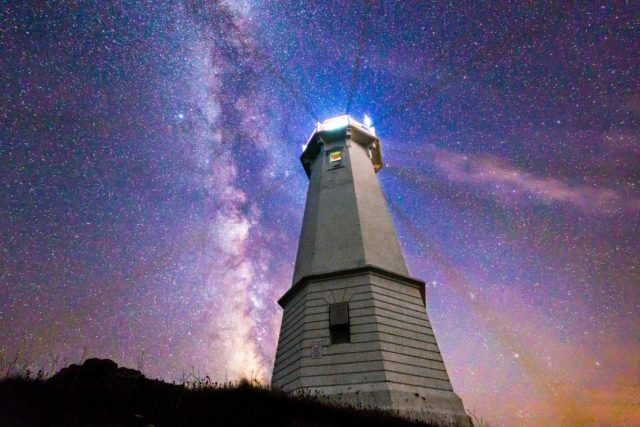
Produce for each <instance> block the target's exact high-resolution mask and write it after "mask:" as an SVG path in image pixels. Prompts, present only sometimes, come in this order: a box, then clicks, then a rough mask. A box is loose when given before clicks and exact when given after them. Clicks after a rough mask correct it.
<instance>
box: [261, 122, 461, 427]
mask: <svg viewBox="0 0 640 427" xmlns="http://www.w3.org/2000/svg"><path fill="white" fill-rule="evenodd" d="M301 161H302V164H303V166H304V169H305V171H306V172H307V175H308V176H309V190H308V194H307V203H306V207H305V211H304V219H303V223H302V232H301V234H300V242H299V246H298V255H297V258H296V265H295V271H294V275H293V284H292V286H291V288H290V289H289V290H288V291H287V292H286V293H285V294H284V295H283V296H282V298H281V299H280V300H279V304H280V305H281V306H282V308H283V310H284V313H283V318H282V326H281V330H280V337H279V340H278V349H277V353H276V359H275V366H274V369H273V378H272V385H273V386H274V387H276V388H279V389H283V390H285V391H290V392H297V391H311V392H319V393H321V394H323V395H325V396H326V397H327V398H329V399H331V400H333V401H336V402H341V403H347V404H355V405H360V406H365V407H372V408H381V409H387V410H392V411H399V412H400V413H401V414H403V415H405V416H410V417H413V418H417V419H421V420H424V421H435V422H439V423H441V424H443V425H460V426H471V421H470V418H469V417H468V416H467V415H466V413H465V411H464V407H463V405H462V400H461V399H460V398H459V397H458V395H457V394H455V393H454V391H453V388H452V386H451V382H450V381H449V376H448V374H447V370H446V368H445V365H444V362H443V360H442V356H441V354H440V349H439V348H438V344H437V342H436V339H435V336H434V334H433V329H432V328H431V324H430V323H429V320H428V318H427V313H426V306H425V286H424V282H423V281H422V280H419V279H415V278H412V277H410V276H409V272H408V270H407V266H406V263H405V260H404V257H403V255H402V251H401V249H400V245H399V244H398V239H397V237H396V233H395V230H394V227H393V223H392V222H391V217H390V216H389V212H388V210H387V206H386V202H385V199H384V196H383V194H382V191H381V189H380V185H379V183H378V178H377V176H376V172H378V171H379V170H380V169H381V168H382V157H381V152H380V141H379V140H378V138H377V137H376V135H375V130H374V129H373V128H371V127H370V126H366V125H364V124H361V123H359V122H356V121H355V120H353V119H352V118H351V117H349V116H340V117H336V118H333V119H330V120H327V121H325V122H324V123H322V124H318V126H317V127H316V129H315V130H314V132H313V134H312V135H311V137H310V138H309V141H308V142H307V144H306V146H305V149H304V152H303V153H302V156H301Z"/></svg>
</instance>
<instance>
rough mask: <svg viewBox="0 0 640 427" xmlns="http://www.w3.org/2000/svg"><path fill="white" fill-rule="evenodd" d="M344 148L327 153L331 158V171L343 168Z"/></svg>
mask: <svg viewBox="0 0 640 427" xmlns="http://www.w3.org/2000/svg"><path fill="white" fill-rule="evenodd" d="M342 151H343V149H342V148H334V149H332V150H330V151H328V152H327V156H328V157H329V167H330V168H331V169H333V168H338V167H340V166H342V154H343V153H342Z"/></svg>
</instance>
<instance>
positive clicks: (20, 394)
mask: <svg viewBox="0 0 640 427" xmlns="http://www.w3.org/2000/svg"><path fill="white" fill-rule="evenodd" d="M0 426H2V427H4V426H12V427H13V426H139V427H148V426H155V427H160V426H296V427H297V426H300V427H302V426H370V427H375V426H397V427H400V426H426V424H420V423H415V422H411V421H408V420H405V419H403V418H399V417H394V416H392V415H391V414H388V413H385V412H380V411H370V410H358V409H356V408H341V407H335V406H330V405H326V404H323V403H322V402H320V401H318V399H317V398H314V397H313V396H303V397H292V396H289V395H287V394H285V393H281V392H276V391H272V390H269V389H267V388H264V387H260V386H258V385H255V384H252V383H250V382H248V381H241V382H239V383H238V384H235V385H217V384H212V383H209V382H206V381H205V382H198V383H196V384H193V385H191V386H189V387H187V386H184V385H176V384H168V383H165V382H162V381H157V380H150V379H148V378H145V377H144V376H143V375H141V374H140V372H138V371H135V370H133V369H127V368H118V366H117V365H116V364H115V363H114V362H112V361H110V360H100V359H89V360H87V361H86V362H85V363H84V364H83V365H82V366H78V365H71V366H69V367H67V368H64V369H62V370H61V371H60V372H58V373H57V374H56V375H54V376H53V377H51V378H49V379H46V380H44V379H37V378H36V379H33V378H25V377H24V376H23V377H19V378H16V377H14V378H5V379H3V380H1V381H0Z"/></svg>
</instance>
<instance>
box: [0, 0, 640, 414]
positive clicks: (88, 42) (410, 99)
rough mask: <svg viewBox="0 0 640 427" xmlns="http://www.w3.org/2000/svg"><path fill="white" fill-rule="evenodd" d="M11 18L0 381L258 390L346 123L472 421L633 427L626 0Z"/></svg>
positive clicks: (633, 119)
mask: <svg viewBox="0 0 640 427" xmlns="http://www.w3.org/2000/svg"><path fill="white" fill-rule="evenodd" d="M12 3H13V4H12ZM15 3H19V2H9V3H8V4H5V5H4V6H2V10H1V11H0V23H1V25H0V83H1V85H0V88H1V91H0V189H1V190H0V231H1V237H0V239H1V240H0V254H1V255H0V356H1V357H2V360H3V363H4V365H5V366H6V364H7V361H10V360H13V359H14V358H15V357H16V355H17V356H18V358H19V360H20V361H23V362H27V363H29V364H30V365H31V366H34V367H37V366H44V367H46V366H48V365H49V363H50V362H51V360H52V358H55V357H59V358H60V360H61V361H62V360H64V361H65V362H66V363H70V362H77V361H79V360H80V359H81V357H92V356H98V357H108V358H112V359H113V360H115V361H116V362H118V363H120V364H124V365H127V366H131V367H134V368H135V367H138V366H142V368H143V372H144V373H145V374H147V375H148V376H151V377H160V378H163V379H166V380H176V381H179V380H181V379H184V378H185V377H186V376H188V375H192V374H195V375H198V376H200V377H203V376H205V375H209V376H210V377H211V378H212V379H214V380H216V381H224V380H231V379H235V378H237V377H238V376H239V375H241V374H245V375H249V376H251V375H253V376H256V377H259V378H269V375H270V370H271V367H272V364H273V359H274V356H275V346H276V341H277V335H278V332H279V323H280V317H281V310H280V309H279V307H278V306H277V303H276V301H277V299H278V298H279V297H280V296H281V295H282V294H283V293H284V292H285V291H286V290H287V289H288V288H289V286H290V285H291V279H292V273H293V265H294V261H295V255H296V248H297V240H298V236H299V232H300V227H301V221H302V214H303V211H304V202H305V197H306V189H307V183H308V181H307V177H306V175H305V174H304V171H303V169H302V166H301V165H300V163H299V159H298V158H299V155H300V154H301V146H302V145H303V144H304V143H305V142H306V140H307V138H308V137H309V135H310V133H311V132H312V130H313V127H314V126H315V123H316V121H318V120H320V121H322V120H325V119H327V118H330V117H332V116H334V115H339V114H344V113H345V111H346V110H347V106H349V112H350V114H352V115H353V116H354V117H355V118H356V119H358V120H362V117H363V116H364V114H368V115H369V116H370V117H371V118H372V119H373V124H374V126H375V127H376V130H377V133H378V135H379V137H380V139H381V146H382V152H383V157H384V160H385V163H386V165H385V168H383V169H382V170H381V171H380V173H379V174H378V177H379V179H380V183H381V186H382V189H383V192H384V193H385V195H386V197H387V201H388V204H389V209H390V211H391V214H392V217H393V220H394V223H395V226H396V229H397V232H398V236H399V239H400V242H401V245H402V248H403V250H404V253H405V256H406V258H407V262H408V265H409V269H410V272H411V274H412V276H414V277H417V278H421V279H423V280H425V281H426V283H427V306H428V309H429V315H430V318H431V320H432V323H433V325H434V329H435V332H436V337H437V339H438V341H439V344H440V347H441V350H442V353H443V356H444V359H445V362H446V365H447V368H448V370H449V374H450V377H451V379H452V383H453V386H454V389H455V390H456V392H457V393H458V394H459V395H460V396H461V397H462V399H463V401H464V403H465V405H466V407H467V408H468V409H470V410H471V411H472V412H473V413H475V414H476V415H477V416H479V417H482V418H483V419H485V420H488V421H490V422H492V423H493V425H507V426H511V425H530V426H533V425H560V424H561V423H564V424H563V425H593V424H596V425H631V424H635V423H637V425H640V409H639V408H640V315H639V313H640V136H639V135H640V59H639V54H638V52H640V11H639V10H640V8H639V7H638V4H637V3H636V4H635V5H634V4H633V3H634V2H628V3H624V2H622V1H621V2H615V5H614V4H613V3H602V4H600V3H595V2H587V3H589V4H585V3H582V2H580V3H577V4H572V3H571V2H559V3H558V4H555V5H554V4H551V3H549V2H539V3H543V5H537V6H534V5H533V3H529V2H515V3H512V4H508V3H506V2H505V3H481V2H466V3H465V4H458V2H452V3H451V4H450V3H442V4H437V3H433V4H432V3H426V2H399V1H397V2H394V1H384V2H382V1H375V2H371V3H369V2H362V3H359V4H358V3H356V2H349V1H330V2H321V1H318V2H308V3H305V2H300V1H287V2H284V1H282V2H275V1H274V2H270V1H269V2H268V1H255V2H254V1H248V0H245V1H230V0H228V1H221V2H218V1H213V0H211V1H204V0H201V1H187V2H185V3H180V2H177V3H175V4H164V3H162V2H144V4H139V3H143V2H127V1H122V2H120V1H118V2H112V3H113V5H111V6H107V2H103V1H97V2H95V3H94V2H68V5H62V4H56V5H47V3H49V2H30V4H29V5H28V6H27V5H24V6H17V5H16V4H15ZM65 3H67V2H65Z"/></svg>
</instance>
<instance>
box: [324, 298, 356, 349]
mask: <svg viewBox="0 0 640 427" xmlns="http://www.w3.org/2000/svg"><path fill="white" fill-rule="evenodd" d="M329 330H330V332H331V344H344V343H349V342H351V330H350V327H349V303H347V302H343V303H339V304H331V305H330V306H329Z"/></svg>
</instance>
